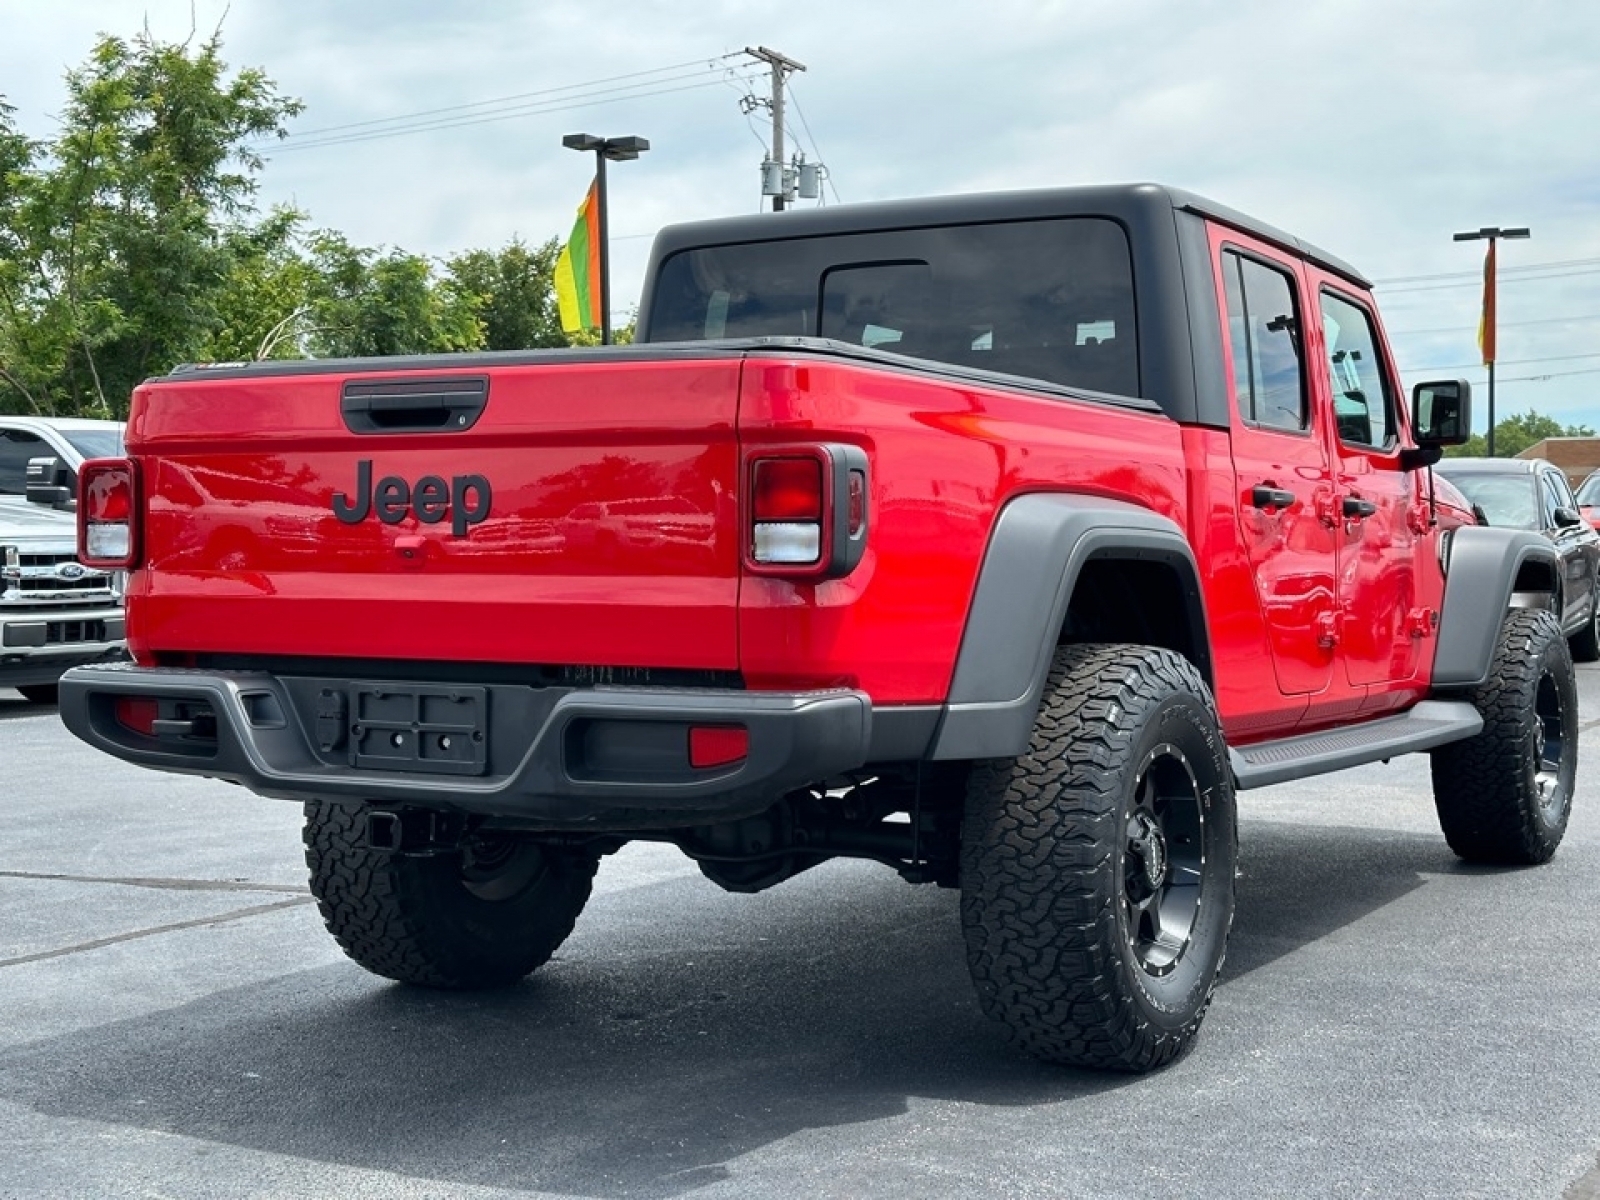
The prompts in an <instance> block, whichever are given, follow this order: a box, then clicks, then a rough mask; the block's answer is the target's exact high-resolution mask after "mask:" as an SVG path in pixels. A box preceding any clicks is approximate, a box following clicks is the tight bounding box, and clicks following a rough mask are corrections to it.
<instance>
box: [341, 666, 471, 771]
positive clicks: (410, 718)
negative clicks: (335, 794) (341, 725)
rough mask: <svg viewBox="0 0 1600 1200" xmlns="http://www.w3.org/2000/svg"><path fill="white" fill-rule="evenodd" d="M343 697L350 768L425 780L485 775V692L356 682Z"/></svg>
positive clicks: (407, 684)
mask: <svg viewBox="0 0 1600 1200" xmlns="http://www.w3.org/2000/svg"><path fill="white" fill-rule="evenodd" d="M349 696H350V742H349V756H350V759H349V761H350V765H351V766H352V767H356V768H358V769H360V770H377V771H410V772H423V773H425V774H430V775H482V774H483V773H484V772H485V771H487V770H488V764H489V692H488V689H487V688H482V687H457V686H449V685H444V684H440V685H432V684H415V683H356V684H351V685H350V691H349Z"/></svg>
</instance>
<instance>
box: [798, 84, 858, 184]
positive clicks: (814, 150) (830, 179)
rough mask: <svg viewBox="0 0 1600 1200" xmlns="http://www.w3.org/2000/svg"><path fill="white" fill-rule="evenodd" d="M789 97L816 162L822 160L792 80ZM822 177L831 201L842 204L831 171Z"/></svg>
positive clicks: (815, 138)
mask: <svg viewBox="0 0 1600 1200" xmlns="http://www.w3.org/2000/svg"><path fill="white" fill-rule="evenodd" d="M789 99H791V100H793V101H794V111H795V113H796V114H797V115H798V116H799V117H800V128H802V129H804V130H805V131H806V137H807V138H809V139H810V140H811V151H812V153H813V154H815V155H816V156H817V161H818V162H822V161H824V159H823V157H822V147H821V146H819V145H818V144H817V136H816V134H814V133H812V132H811V124H810V122H808V121H807V120H806V114H805V110H804V109H802V108H801V107H800V96H799V93H797V92H796V91H795V90H794V83H793V81H791V82H790V84H789ZM823 178H824V180H825V181H826V182H827V185H828V190H829V191H831V192H832V193H833V202H834V203H835V204H843V203H844V201H843V200H841V199H840V198H839V189H838V188H836V187H834V185H833V173H832V172H831V171H829V172H825V173H824V174H823Z"/></svg>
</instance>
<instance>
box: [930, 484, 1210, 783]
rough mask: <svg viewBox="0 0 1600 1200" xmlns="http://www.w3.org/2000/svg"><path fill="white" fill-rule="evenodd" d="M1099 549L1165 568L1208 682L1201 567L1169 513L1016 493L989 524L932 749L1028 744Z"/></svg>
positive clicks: (991, 749) (960, 753)
mask: <svg viewBox="0 0 1600 1200" xmlns="http://www.w3.org/2000/svg"><path fill="white" fill-rule="evenodd" d="M1101 558H1121V559H1142V560H1146V561H1156V562H1161V563H1164V564H1166V565H1168V566H1170V567H1171V568H1172V569H1173V572H1174V574H1175V575H1176V577H1177V578H1178V580H1179V584H1180V587H1181V589H1182V593H1183V594H1182V596H1181V598H1180V601H1181V603H1180V611H1182V612H1183V614H1184V617H1185V620H1186V621H1187V622H1188V624H1189V627H1190V628H1189V630H1188V640H1189V642H1190V644H1191V645H1192V646H1193V647H1195V654H1194V656H1195V658H1196V662H1195V665H1196V667H1198V668H1199V670H1200V673H1201V675H1202V676H1203V677H1204V678H1205V680H1206V682H1207V683H1208V684H1209V683H1211V682H1212V679H1213V677H1212V672H1211V651H1210V641H1209V638H1208V635H1207V625H1206V616H1205V603H1204V599H1203V596H1202V593H1201V590H1200V571H1199V568H1198V567H1197V565H1196V563H1195V558H1194V552H1193V550H1191V549H1190V546H1189V541H1188V539H1187V538H1186V537H1185V536H1184V533H1183V530H1182V529H1181V528H1179V526H1178V525H1177V523H1176V522H1174V521H1172V520H1171V519H1170V518H1167V517H1164V516H1162V515H1161V514H1159V513H1156V512H1152V511H1151V510H1149V509H1147V508H1141V507H1140V506H1139V505H1136V504H1130V503H1128V502H1126V501H1121V500H1111V499H1106V498H1104V497H1100V496H1083V495H1068V494H1061V493H1039V494H1030V495H1026V496H1020V497H1018V498H1017V499H1015V500H1012V501H1011V502H1010V503H1008V504H1007V505H1006V506H1005V507H1004V508H1003V509H1002V510H1001V512H1000V515H999V517H998V519H997V520H996V521H995V525H994V529H993V531H992V532H991V534H990V537H989V545H988V549H987V550H986V551H985V553H984V557H983V565H982V567H981V568H980V570H979V574H978V582H977V586H976V587H975V588H974V589H973V596H972V604H971V606H970V607H969V608H968V611H967V623H966V628H965V630H964V632H963V634H962V638H961V649H960V651H959V653H958V655H957V657H956V665H955V672H954V674H953V675H952V677H951V681H950V692H949V696H948V698H947V700H946V703H945V707H944V711H943V714H942V716H941V718H940V722H939V729H938V732H937V734H936V735H935V737H934V741H933V746H932V750H931V755H930V756H931V757H932V758H934V759H946V760H948V759H974V758H1010V757H1015V756H1016V755H1019V754H1021V753H1023V752H1024V751H1025V750H1026V749H1027V747H1028V739H1029V737H1030V735H1031V734H1032V732H1033V724H1034V721H1035V720H1036V719H1037V717H1038V713H1039V704H1040V700H1041V698H1042V696H1043V694H1044V686H1045V682H1046V680H1047V678H1048V677H1049V673H1050V663H1051V660H1052V658H1053V657H1054V655H1055V647H1056V643H1057V640H1058V637H1059V635H1060V631H1061V628H1062V626H1063V624H1064V622H1065V620H1066V615H1067V606H1068V604H1069V602H1070V601H1071V599H1072V594H1073V589H1074V587H1075V586H1076V585H1077V581H1078V577H1079V575H1080V574H1081V572H1082V571H1083V568H1084V566H1085V564H1087V563H1089V562H1090V561H1091V560H1095V559H1101Z"/></svg>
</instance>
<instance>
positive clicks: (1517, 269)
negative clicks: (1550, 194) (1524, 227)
mask: <svg viewBox="0 0 1600 1200" xmlns="http://www.w3.org/2000/svg"><path fill="white" fill-rule="evenodd" d="M1597 263H1600V258H1567V259H1558V260H1555V261H1553V262H1543V263H1522V264H1521V265H1519V266H1514V267H1500V268H1499V269H1498V270H1496V271H1495V275H1496V276H1505V275H1516V274H1520V273H1522V272H1524V271H1543V270H1546V269H1548V268H1551V267H1586V266H1592V265H1594V264H1597ZM1466 278H1471V279H1482V278H1483V271H1482V270H1481V269H1478V270H1473V271H1441V272H1440V273H1438V274H1437V275H1396V276H1393V277H1392V278H1390V279H1375V280H1373V281H1372V282H1373V286H1374V287H1386V286H1387V285H1389V284H1391V283H1431V282H1432V281H1434V280H1436V279H1466Z"/></svg>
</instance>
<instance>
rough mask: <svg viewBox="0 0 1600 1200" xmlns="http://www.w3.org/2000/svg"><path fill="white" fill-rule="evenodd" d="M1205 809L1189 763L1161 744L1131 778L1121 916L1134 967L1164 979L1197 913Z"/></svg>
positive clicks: (1186, 946)
mask: <svg viewBox="0 0 1600 1200" xmlns="http://www.w3.org/2000/svg"><path fill="white" fill-rule="evenodd" d="M1204 832H1205V809H1204V806H1203V804H1202V803H1201V797H1200V785H1199V783H1198V782H1197V781H1196V780H1195V776H1194V771H1193V769H1192V768H1191V767H1190V765H1189V760H1188V759H1187V758H1186V757H1184V754H1183V752H1182V751H1181V750H1179V749H1178V748H1177V747H1176V746H1173V745H1171V744H1170V743H1163V744H1162V745H1160V746H1157V747H1155V749H1153V750H1151V751H1150V753H1149V754H1147V755H1146V756H1145V758H1144V761H1143V762H1142V763H1141V764H1140V765H1139V770H1138V773H1137V775H1136V776H1135V781H1134V790H1133V803H1132V805H1131V806H1130V809H1129V812H1128V820H1127V824H1126V826H1125V827H1124V833H1125V838H1124V848H1123V855H1122V868H1123V869H1122V877H1123V915H1124V917H1125V918H1126V929H1127V938H1128V947H1129V950H1130V951H1131V952H1132V955H1133V960H1134V962H1136V963H1137V964H1138V965H1139V967H1140V969H1141V970H1143V971H1145V972H1146V973H1148V974H1150V975H1156V976H1161V975H1167V974H1170V973H1171V972H1172V970H1173V969H1174V968H1175V967H1176V966H1177V965H1178V963H1179V962H1180V961H1181V960H1182V959H1183V956H1184V953H1185V952H1186V951H1187V950H1188V949H1189V943H1190V940H1191V939H1192V938H1193V936H1194V929H1195V923H1196V921H1197V920H1198V918H1199V915H1200V902H1201V887H1200V882H1201V878H1202V876H1203V873H1204V866H1205V850H1204V836H1203V835H1204Z"/></svg>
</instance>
